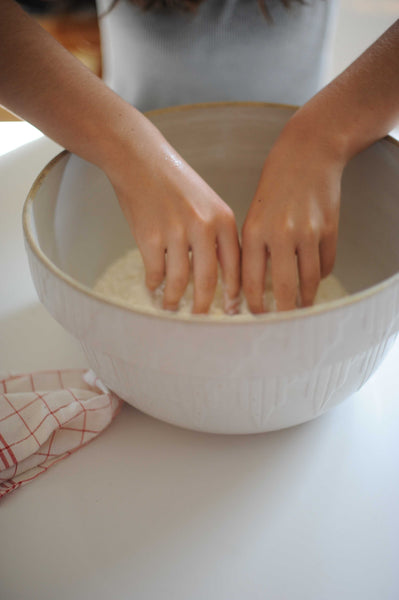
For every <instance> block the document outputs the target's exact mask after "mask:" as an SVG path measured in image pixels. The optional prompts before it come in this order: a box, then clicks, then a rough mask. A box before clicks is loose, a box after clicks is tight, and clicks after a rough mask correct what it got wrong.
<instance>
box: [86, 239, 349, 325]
mask: <svg viewBox="0 0 399 600" xmlns="http://www.w3.org/2000/svg"><path fill="white" fill-rule="evenodd" d="M164 285H165V284H164V283H163V284H162V285H161V286H159V288H158V289H157V290H156V291H155V292H154V293H152V294H151V293H150V292H149V291H148V289H147V287H146V285H145V272H144V264H143V259H142V257H141V254H140V251H139V250H138V248H135V249H133V250H129V252H127V253H126V254H125V255H124V256H122V257H120V258H118V259H117V260H116V261H114V262H113V263H112V264H111V265H110V266H109V267H108V268H107V269H106V270H105V271H104V273H103V274H102V275H101V277H100V278H99V279H98V280H97V281H96V283H95V285H94V291H95V292H97V293H99V294H101V295H103V296H105V297H107V298H108V299H110V300H116V301H118V302H122V303H123V304H125V305H126V306H128V307H130V308H134V309H139V310H145V311H148V312H151V313H160V312H162V311H163V309H162V295H163V289H164ZM193 295H194V285H193V280H192V277H190V281H189V283H188V286H187V288H186V291H185V293H184V296H183V298H182V299H181V301H180V306H179V310H178V311H177V313H178V314H190V313H191V310H192V305H193ZM346 295H347V293H346V291H345V289H344V288H343V286H342V285H341V283H340V282H339V280H338V279H337V278H336V277H335V276H334V275H329V276H328V277H326V278H325V279H323V280H322V281H321V283H320V285H319V289H318V291H317V295H316V300H315V304H322V303H323V302H329V301H331V300H336V299H338V298H342V297H343V296H346ZM265 306H266V307H267V309H268V310H269V311H273V310H275V302H274V298H273V292H272V286H271V280H270V277H269V278H268V279H267V281H266V290H265ZM238 307H239V311H238V312H239V314H242V315H252V313H251V312H250V311H249V310H248V306H247V303H246V301H245V298H244V297H243V295H242V297H241V299H240V302H239V305H238ZM209 315H210V316H213V317H217V318H231V315H226V314H225V312H224V310H223V283H222V279H221V276H220V273H219V279H218V283H217V287H216V292H215V296H214V299H213V302H212V305H211V308H210V310H209ZM252 316H253V317H254V318H255V315H252Z"/></svg>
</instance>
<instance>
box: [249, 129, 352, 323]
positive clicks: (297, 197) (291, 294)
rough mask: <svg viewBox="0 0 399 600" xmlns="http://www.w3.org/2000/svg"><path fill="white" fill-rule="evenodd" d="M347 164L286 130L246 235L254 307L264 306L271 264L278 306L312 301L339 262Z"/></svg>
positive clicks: (266, 169) (268, 163) (260, 189)
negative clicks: (344, 178)
mask: <svg viewBox="0 0 399 600" xmlns="http://www.w3.org/2000/svg"><path fill="white" fill-rule="evenodd" d="M342 168H343V166H342V165H341V163H340V161H338V160H337V159H336V158H335V157H332V156H330V153H329V150H328V148H327V147H323V146H321V147H319V146H318V145H313V144H312V141H311V140H310V139H309V137H308V136H298V135H297V131H296V130H295V127H292V126H288V127H286V128H285V130H284V131H283V132H282V134H281V135H280V137H279V138H278V140H277V142H276V143H275V145H274V147H273V148H272V150H271V152H270V153H269V155H268V157H267V159H266V161H265V164H264V167H263V171H262V175H261V178H260V181H259V184H258V188H257V191H256V194H255V197H254V199H253V201H252V204H251V207H250V209H249V212H248V215H247V218H246V221H245V223H244V227H243V235H242V255H243V256H242V280H243V289H244V293H245V296H246V299H247V302H248V305H249V308H250V310H251V311H252V312H254V313H261V312H264V311H265V308H264V306H263V293H264V287H265V272H266V269H267V268H271V275H272V282H273V292H274V296H275V299H276V303H277V310H290V309H293V308H295V307H296V299H297V295H298V286H299V291H300V295H301V304H302V306H309V305H311V304H312V303H313V301H314V297H315V294H316V291H317V287H318V285H319V282H320V278H322V277H325V276H326V275H328V274H329V273H330V272H331V270H332V268H333V265H334V260H335V252H336V242H337V233H338V218H339V203H340V182H341V173H342Z"/></svg>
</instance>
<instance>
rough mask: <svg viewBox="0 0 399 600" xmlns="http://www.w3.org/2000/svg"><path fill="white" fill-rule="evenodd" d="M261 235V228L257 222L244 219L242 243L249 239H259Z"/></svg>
mask: <svg viewBox="0 0 399 600" xmlns="http://www.w3.org/2000/svg"><path fill="white" fill-rule="evenodd" d="M261 237H262V229H261V227H260V224H259V222H256V221H246V222H245V223H244V225H243V228H242V240H243V243H247V242H249V241H251V240H254V239H255V240H259V239H260V238H261Z"/></svg>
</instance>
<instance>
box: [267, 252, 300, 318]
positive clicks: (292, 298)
mask: <svg viewBox="0 0 399 600" xmlns="http://www.w3.org/2000/svg"><path fill="white" fill-rule="evenodd" d="M270 254H271V273H272V281H273V294H274V298H275V300H276V306H277V310H292V309H294V308H296V297H297V290H298V271H297V261H296V254H295V248H294V247H293V246H292V245H291V244H286V245H284V246H281V245H279V246H277V248H273V247H272V248H271V249H270Z"/></svg>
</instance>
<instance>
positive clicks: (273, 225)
mask: <svg viewBox="0 0 399 600" xmlns="http://www.w3.org/2000/svg"><path fill="white" fill-rule="evenodd" d="M398 120H399V20H398V21H397V22H396V23H394V25H392V27H391V28H390V29H388V31H387V32H386V33H385V34H384V35H383V36H382V37H381V38H379V39H378V40H377V41H376V42H375V44H373V45H372V46H371V47H370V48H369V49H368V50H367V51H366V52H364V54H362V55H361V56H360V57H359V58H358V59H357V60H356V61H355V62H354V63H352V65H351V66H350V67H348V69H346V70H345V71H344V72H343V73H342V74H341V75H339V76H338V77H337V78H336V79H335V80H334V81H332V82H331V83H330V84H329V85H327V86H326V87H325V88H324V89H323V90H321V91H320V92H319V93H318V94H316V95H315V96H314V97H313V98H312V99H311V100H310V101H309V102H307V103H306V104H305V105H304V106H303V107H302V108H300V109H299V110H298V111H297V112H296V113H295V115H294V116H293V117H292V118H291V119H290V121H289V122H288V124H287V125H286V127H285V128H284V130H283V132H282V133H281V135H280V136H279V138H278V140H277V141H276V143H275V145H274V147H273V148H272V150H271V152H270V153H269V155H268V157H267V159H266V161H265V164H264V168H263V171H262V175H261V178H260V181H259V184H258V188H257V191H256V194H255V197H254V200H253V202H252V204H251V207H250V210H249V213H248V216H247V219H246V222H245V224H244V229H243V261H242V279H243V287H244V292H245V295H246V297H247V300H248V304H249V306H250V308H251V310H252V311H253V312H263V310H264V307H263V289H264V279H265V271H266V268H267V267H268V261H269V259H270V258H271V268H272V279H273V289H274V294H275V296H276V300H277V306H278V308H279V309H281V310H289V309H292V308H295V304H296V296H297V287H298V285H297V281H298V279H299V285H300V291H301V298H302V304H303V305H305V306H308V305H310V304H312V303H313V300H314V296H315V294H316V291H317V287H318V284H319V282H320V278H321V277H325V276H326V275H328V274H329V273H330V272H331V270H332V268H333V265H334V260H335V252H336V242H337V235H338V221H339V204H340V184H341V176H342V171H343V169H344V167H345V164H346V163H347V162H348V161H349V160H350V158H351V157H352V156H354V155H355V154H356V153H358V152H360V151H361V150H362V149H364V148H366V147H367V146H369V145H370V144H371V143H373V142H374V141H376V140H378V139H379V138H381V137H383V136H384V135H385V134H387V133H388V132H389V131H390V130H391V129H392V128H393V127H394V126H395V123H397V122H398Z"/></svg>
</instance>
